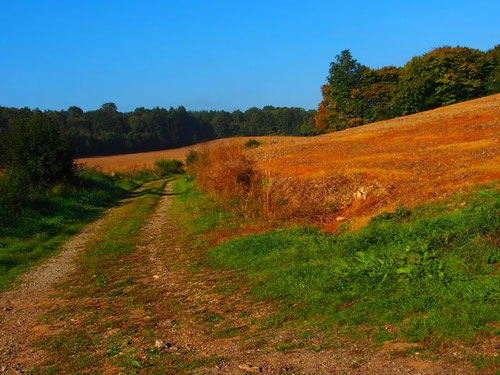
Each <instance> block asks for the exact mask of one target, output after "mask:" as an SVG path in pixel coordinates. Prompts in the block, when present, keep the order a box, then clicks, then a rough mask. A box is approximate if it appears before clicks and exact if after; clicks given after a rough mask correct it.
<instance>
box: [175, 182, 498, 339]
mask: <svg viewBox="0 0 500 375" xmlns="http://www.w3.org/2000/svg"><path fill="white" fill-rule="evenodd" d="M177 190H178V191H182V190H185V193H184V194H183V197H181V202H182V201H183V200H184V201H187V207H188V208H189V207H193V206H194V207H196V206H198V208H197V211H196V212H197V214H198V216H197V217H196V218H191V219H190V222H189V226H191V227H192V231H193V232H197V231H198V232H199V231H201V230H207V223H211V224H214V223H215V224H217V225H222V224H221V223H220V221H221V220H224V219H223V217H224V215H223V214H221V213H215V212H205V210H204V209H203V208H202V206H203V205H205V204H206V199H207V198H204V197H203V196H202V195H200V193H199V192H198V191H197V189H196V188H193V187H192V186H191V187H190V186H189V184H188V183H186V182H179V183H178V184H177ZM209 207H210V206H207V210H208V211H210V208H209ZM205 216H206V217H207V220H206V221H205V220H204V217H205ZM217 220H219V221H217ZM215 224H214V225H215ZM499 242H500V193H499V192H498V190H496V188H495V186H493V187H489V188H488V187H485V188H483V191H481V192H476V193H474V194H471V195H467V196H464V195H462V196H456V197H455V198H454V199H452V200H450V201H448V202H442V203H440V204H435V205H427V206H422V207H418V208H415V209H400V210H398V211H396V212H395V213H386V214H382V215H379V216H378V217H376V218H374V219H373V220H372V221H371V222H370V224H369V225H368V226H366V227H364V228H362V229H360V230H358V231H356V232H347V233H343V234H339V235H328V234H325V233H322V232H320V231H318V230H316V229H311V228H299V227H295V228H285V229H279V230H275V231H272V232H269V233H264V234H258V235H250V236H247V237H243V238H239V239H236V240H232V241H230V242H227V243H225V244H223V245H221V246H218V247H216V248H213V249H210V250H209V251H208V255H207V258H208V259H207V260H208V263H209V264H210V265H211V266H212V267H216V268H229V269H238V270H241V271H242V272H243V273H244V274H245V275H246V276H247V280H248V282H249V283H250V285H251V286H252V287H253V291H254V293H255V295H256V297H257V298H259V299H263V300H273V301H280V305H281V306H282V309H281V311H280V312H279V315H280V319H281V320H283V319H290V320H293V321H295V322H303V323H300V324H306V325H307V324H313V325H317V326H319V327H324V328H326V327H331V326H336V327H341V328H342V329H341V331H345V332H351V333H352V332H356V330H358V332H359V329H361V330H366V328H367V327H368V328H370V329H369V332H370V335H371V336H372V338H373V339H375V340H376V341H379V342H380V341H384V340H390V339H404V340H409V341H426V342H428V343H429V344H431V345H432V344H438V343H442V342H444V341H446V340H454V339H473V338H474V337H477V336H478V335H481V334H488V335H489V334H498V333H499V332H498V329H497V328H496V330H497V331H496V332H495V328H494V326H495V325H494V324H491V323H493V322H498V320H499V318H500V301H499V297H500V281H499V278H498V269H497V268H496V267H497V266H498V263H499V262H500V249H499ZM386 325H392V326H393V327H395V329H394V330H393V332H391V333H389V332H387V331H386V330H385V329H384V326H386Z"/></svg>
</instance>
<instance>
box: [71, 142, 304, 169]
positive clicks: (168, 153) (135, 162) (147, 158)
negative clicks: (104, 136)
mask: <svg viewBox="0 0 500 375" xmlns="http://www.w3.org/2000/svg"><path fill="white" fill-rule="evenodd" d="M249 139H258V140H259V141H261V142H269V141H271V140H272V141H273V142H279V143H281V142H290V141H292V140H294V139H302V137H286V136H276V137H235V138H223V139H215V140H213V141H208V142H203V143H198V144H196V145H193V146H186V147H180V148H174V149H170V150H162V151H151V152H139V153H134V154H122V155H111V156H96V157H89V158H81V159H78V162H79V163H83V164H85V165H86V166H87V167H91V168H94V167H96V168H99V169H101V170H103V171H108V172H114V171H127V170H137V169H142V168H149V167H152V166H153V165H154V163H155V161H156V160H159V159H177V160H184V158H185V157H186V154H187V153H188V152H189V151H190V150H202V149H204V148H206V147H210V148H212V147H218V146H225V145H229V144H235V143H236V144H241V145H243V144H244V143H245V142H246V141H247V140H249Z"/></svg>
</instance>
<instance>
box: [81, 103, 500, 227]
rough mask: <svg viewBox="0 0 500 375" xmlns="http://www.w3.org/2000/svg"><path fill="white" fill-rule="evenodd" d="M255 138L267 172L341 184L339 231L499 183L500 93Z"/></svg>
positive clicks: (117, 163) (172, 154)
mask: <svg viewBox="0 0 500 375" xmlns="http://www.w3.org/2000/svg"><path fill="white" fill-rule="evenodd" d="M255 138H258V139H259V140H260V141H261V142H263V145H262V146H261V147H258V148H256V149H253V150H249V151H246V153H247V154H248V156H250V157H251V158H253V159H255V160H256V161H257V165H258V166H259V168H260V169H263V170H265V171H266V172H267V174H268V175H271V176H279V177H281V178H284V179H287V180H288V181H289V183H288V186H297V183H298V182H299V181H300V183H301V184H308V185H309V186H312V190H314V189H316V190H315V191H316V192H317V191H319V190H321V191H325V193H324V194H332V191H331V189H329V188H328V186H335V185H337V187H336V188H335V189H336V190H341V191H337V192H336V196H337V197H336V199H337V202H338V204H339V206H340V210H339V211H337V212H336V213H335V215H333V216H332V217H329V218H324V219H322V221H321V222H322V224H323V226H324V228H325V229H330V230H335V228H336V227H337V226H338V225H340V224H341V223H342V222H343V221H344V220H351V219H356V220H355V221H356V223H357V224H363V223H364V222H366V220H367V219H368V218H369V217H371V216H373V215H375V214H378V213H380V212H382V211H386V210H394V209H396V208H397V207H399V206H414V205H416V204H419V203H422V202H426V201H430V200H434V199H441V198H443V197H445V196H446V195H448V194H450V193H454V192H457V191H462V190H467V189H470V188H471V187H473V186H475V185H477V184H482V183H487V182H490V181H494V180H498V179H500V94H497V95H492V96H488V97H485V98H481V99H477V100H472V101H468V102H464V103H460V104H456V105H452V106H448V107H443V108H439V109H435V110H432V111H427V112H422V113H418V114H415V115H411V116H405V117H400V118H396V119H392V120H387V121H381V122H377V123H372V124H368V125H364V126H360V127H357V128H353V129H348V130H344V131H339V132H335V133H330V134H326V135H322V136H317V137H255ZM247 139H248V138H230V139H221V140H216V141H211V142H207V143H203V144H199V145H196V146H193V147H183V148H179V149H174V150H166V151H159V152H148V153H141V154H129V155H117V156H108V157H100V158H87V159H81V160H80V161H81V162H85V163H86V164H87V165H89V166H100V167H101V168H102V169H104V170H120V169H133V168H138V167H142V166H145V165H146V166H149V165H152V164H153V162H154V160H156V159H158V158H177V159H183V157H184V155H185V154H186V153H187V152H188V151H189V150H190V149H193V148H195V149H201V148H204V147H211V148H212V147H216V146H221V145H231V144H235V143H236V144H241V145H243V143H244V141H245V140H247ZM338 181H341V182H342V183H341V184H340V185H341V187H340V188H339V187H338V185H339V184H336V182H338ZM308 191H311V189H309V190H308ZM340 196H341V197H342V198H341V199H340V200H339V198H338V197H340ZM325 199H330V200H331V199H332V197H327V196H326V195H325ZM304 202H308V201H304ZM307 204H310V201H309V203H307ZM339 218H340V220H339Z"/></svg>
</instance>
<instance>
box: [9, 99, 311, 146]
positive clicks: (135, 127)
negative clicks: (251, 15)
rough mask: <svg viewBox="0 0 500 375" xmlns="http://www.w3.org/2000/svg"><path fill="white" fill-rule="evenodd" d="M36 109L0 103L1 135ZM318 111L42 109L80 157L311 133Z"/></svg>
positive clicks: (112, 105) (105, 106)
mask: <svg viewBox="0 0 500 375" xmlns="http://www.w3.org/2000/svg"><path fill="white" fill-rule="evenodd" d="M36 113H40V111H38V110H30V109H29V108H22V109H17V108H6V107H0V134H1V133H2V132H5V131H6V129H7V128H9V127H10V126H13V124H14V123H15V122H23V121H24V122H26V121H29V119H30V118H32V117H33V116H35V114H36ZM315 114H316V111H307V110H305V109H302V108H286V107H272V106H266V107H264V108H262V109H259V108H255V107H253V108H250V109H248V110H247V111H245V112H242V111H239V110H236V111H233V112H227V111H195V112H193V111H187V110H186V109H185V108H184V107H182V106H181V107H178V108H169V109H165V108H158V107H156V108H153V109H146V108H142V107H140V108H136V109H135V110H134V111H132V112H119V111H118V108H117V106H116V104H115V103H104V104H103V105H102V106H101V108H100V109H98V110H94V111H87V112H84V111H83V110H82V109H81V108H79V107H76V106H71V107H69V108H68V109H67V110H65V111H45V112H44V115H46V116H47V117H48V118H50V119H51V121H52V122H53V123H54V124H56V126H57V127H58V128H59V129H60V130H61V133H62V134H64V135H65V136H67V137H68V138H69V139H70V140H71V143H72V145H73V146H74V149H75V153H76V155H77V156H93V155H111V154H119V153H130V152H141V151H153V150H161V149H166V148H174V147H181V146H186V145H190V144H194V143H198V142H202V141H206V140H210V139H214V138H222V137H232V136H239V135H245V136H256V135H268V134H284V135H292V134H293V135H308V134H312V133H313V132H314V115H315Z"/></svg>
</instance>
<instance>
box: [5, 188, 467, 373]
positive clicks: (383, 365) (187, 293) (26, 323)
mask: <svg viewBox="0 0 500 375" xmlns="http://www.w3.org/2000/svg"><path fill="white" fill-rule="evenodd" d="M172 201H173V194H172V189H171V184H168V185H167V186H166V188H165V193H164V194H163V195H162V196H161V197H160V200H159V202H158V204H157V205H156V207H155V208H154V210H153V212H152V213H151V214H149V216H148V218H147V220H146V222H145V223H144V225H143V227H142V229H141V230H140V232H139V235H138V239H137V240H138V245H137V246H136V251H135V253H134V254H132V255H131V256H130V258H127V259H128V261H129V262H132V264H134V268H133V269H131V272H132V274H130V275H128V276H130V277H132V278H133V279H134V280H136V281H137V282H136V283H135V284H134V286H133V287H132V288H135V289H133V290H134V291H135V292H134V293H144V294H145V295H147V300H145V301H144V302H143V304H142V307H141V305H137V304H136V306H137V307H136V308H134V310H133V311H132V310H131V309H130V307H127V306H130V304H128V302H130V298H134V297H133V296H128V295H127V294H123V295H118V296H116V297H114V298H115V300H114V302H113V303H112V306H113V308H114V309H115V311H116V313H117V314H120V315H121V316H123V317H125V318H124V319H125V320H124V321H125V322H128V325H134V327H136V328H137V331H134V332H136V333H133V334H132V336H129V337H128V338H127V340H128V342H129V343H130V344H129V345H130V346H129V349H135V350H138V353H140V352H144V351H145V350H147V349H150V348H151V347H153V346H154V347H156V348H159V349H160V350H161V351H163V352H168V357H169V358H170V359H171V358H172V356H175V355H177V354H179V357H178V358H179V359H181V360H186V363H190V360H192V363H195V362H196V361H198V360H199V359H200V358H214V359H215V361H207V363H210V364H209V365H206V366H202V367H199V368H197V369H195V370H193V371H192V372H189V373H194V374H202V373H203V374H223V375H235V374H236V375H237V374H251V373H262V374H318V375H319V374H359V375H361V374H414V375H416V374H435V375H444V374H472V373H473V372H474V371H473V370H472V369H471V368H470V367H467V366H465V365H464V364H463V363H460V362H459V363H450V362H444V361H441V362H430V361H423V360H420V359H417V358H414V357H405V356H403V355H402V353H403V352H404V351H406V350H407V349H408V346H405V344H388V345H386V346H385V347H383V348H382V349H378V348H374V347H366V346H365V345H363V344H359V343H349V342H346V341H345V339H344V338H342V337H341V336H339V342H342V341H343V340H344V341H343V345H342V346H341V348H339V349H328V350H322V351H315V350H312V349H307V348H301V349H291V350H277V346H278V344H280V343H282V342H284V341H288V342H292V343H293V342H294V339H295V336H296V335H298V332H295V331H294V330H293V329H290V328H287V329H282V328H263V327H262V324H261V322H262V321H263V320H264V319H266V317H270V316H272V314H273V313H274V312H275V308H274V306H273V305H272V304H271V303H265V302H256V301H255V300H254V299H253V297H252V294H251V293H250V291H249V290H248V289H245V286H244V281H243V282H242V281H241V279H240V277H241V275H240V274H239V273H238V272H234V271H219V270H213V269H210V268H208V267H205V266H203V265H201V262H202V261H203V254H202V253H201V252H200V250H199V249H196V248H193V247H192V246H189V244H184V243H183V241H182V238H183V236H181V232H180V228H179V227H178V224H177V223H176V221H175V219H174V218H173V217H172V215H171V205H172ZM111 212H112V211H110V212H108V214H107V215H106V216H105V217H103V218H101V219H100V220H98V221H97V222H95V223H93V224H91V225H89V226H87V227H86V228H85V229H84V230H83V231H82V232H81V233H80V234H78V235H77V236H75V237H73V238H72V239H71V240H70V241H68V243H67V244H66V245H65V246H64V247H63V250H62V251H61V252H60V253H59V255H58V256H55V257H53V258H52V259H51V260H49V261H47V263H44V264H43V265H42V266H41V267H39V268H37V269H35V270H34V271H33V272H32V273H30V274H29V275H27V276H26V278H25V279H24V283H23V285H22V286H21V287H20V288H19V289H16V290H14V291H11V292H8V293H4V294H3V295H1V296H0V304H1V306H4V305H5V304H6V303H9V304H10V305H11V306H12V307H13V309H12V310H11V311H1V312H0V314H1V315H0V316H1V318H2V320H1V321H0V329H1V330H2V331H1V332H2V334H1V336H0V337H1V338H0V359H1V360H0V373H1V372H2V368H1V366H6V365H8V366H9V368H10V370H7V373H13V374H15V373H23V371H25V370H26V369H29V368H32V365H33V364H40V363H41V362H42V360H43V359H45V356H46V353H44V352H43V351H41V350H40V349H37V348H36V347H35V346H34V343H35V341H36V340H35V339H34V338H32V336H36V338H38V339H39V338H40V337H43V336H48V335H53V334H57V333H59V332H58V331H60V332H62V331H67V330H68V329H71V328H73V327H74V326H75V325H78V324H79V323H78V321H83V320H82V319H80V320H79V319H78V313H79V312H80V311H81V309H82V304H84V305H87V306H92V308H94V309H97V310H102V308H103V307H104V306H110V305H108V303H111V302H106V301H105V300H103V299H102V297H99V296H92V295H89V296H85V297H84V298H83V299H81V300H73V299H69V300H63V296H62V295H60V296H58V295H57V294H56V293H60V292H61V288H57V287H55V286H54V283H56V282H57V281H60V280H62V279H64V278H65V277H66V276H68V275H69V274H70V273H71V272H72V271H73V270H74V260H75V257H76V256H77V254H78V253H79V252H80V251H82V250H83V248H84V246H85V243H86V242H87V241H88V240H89V239H90V238H92V235H93V233H95V232H96V231H97V230H98V229H99V226H100V225H101V224H102V223H103V222H104V220H106V218H107V217H108V216H109V214H110V213H111ZM134 260H135V261H134ZM55 269H57V270H55ZM110 272H113V271H112V270H110ZM37 280H39V281H40V282H39V283H37ZM233 287H234V288H233ZM224 291H225V292H224ZM136 302H137V301H136ZM57 306H66V307H68V308H69V309H70V310H71V311H75V314H72V316H70V317H69V319H66V321H65V322H64V321H57V323H56V324H52V325H51V326H47V329H46V331H45V332H44V331H43V330H44V325H43V323H41V322H40V318H41V317H42V316H43V315H44V313H46V312H47V311H49V310H51V309H52V308H54V307H57ZM72 318H75V319H72ZM80 318H81V317H80ZM152 320H154V329H153V332H154V337H152V338H151V337H149V336H147V337H146V336H144V332H145V331H141V324H143V323H140V322H144V321H152ZM81 328H82V329H87V327H86V326H82V327H81ZM122 328H123V331H127V328H128V327H127V326H123V327H122ZM34 329H35V330H37V331H36V332H35V331H33V330H34ZM145 329H146V328H145ZM147 329H149V326H148V328H147ZM318 343H319V344H320V343H321V339H319V340H318ZM98 352H99V353H103V354H102V355H103V356H104V355H105V352H103V351H102V349H101V350H98ZM63 359H64V358H63ZM166 360H169V359H166ZM17 363H22V365H20V366H16V364H17ZM99 366H101V365H99ZM102 366H103V367H102V368H101V367H99V368H93V369H92V371H94V370H96V371H97V370H99V371H101V370H102V371H104V373H109V374H118V373H121V372H120V371H119V370H118V368H116V367H109V366H108V365H107V364H106V361H104V362H103V363H102ZM106 366H107V367H106ZM152 370H153V373H154V369H152Z"/></svg>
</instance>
